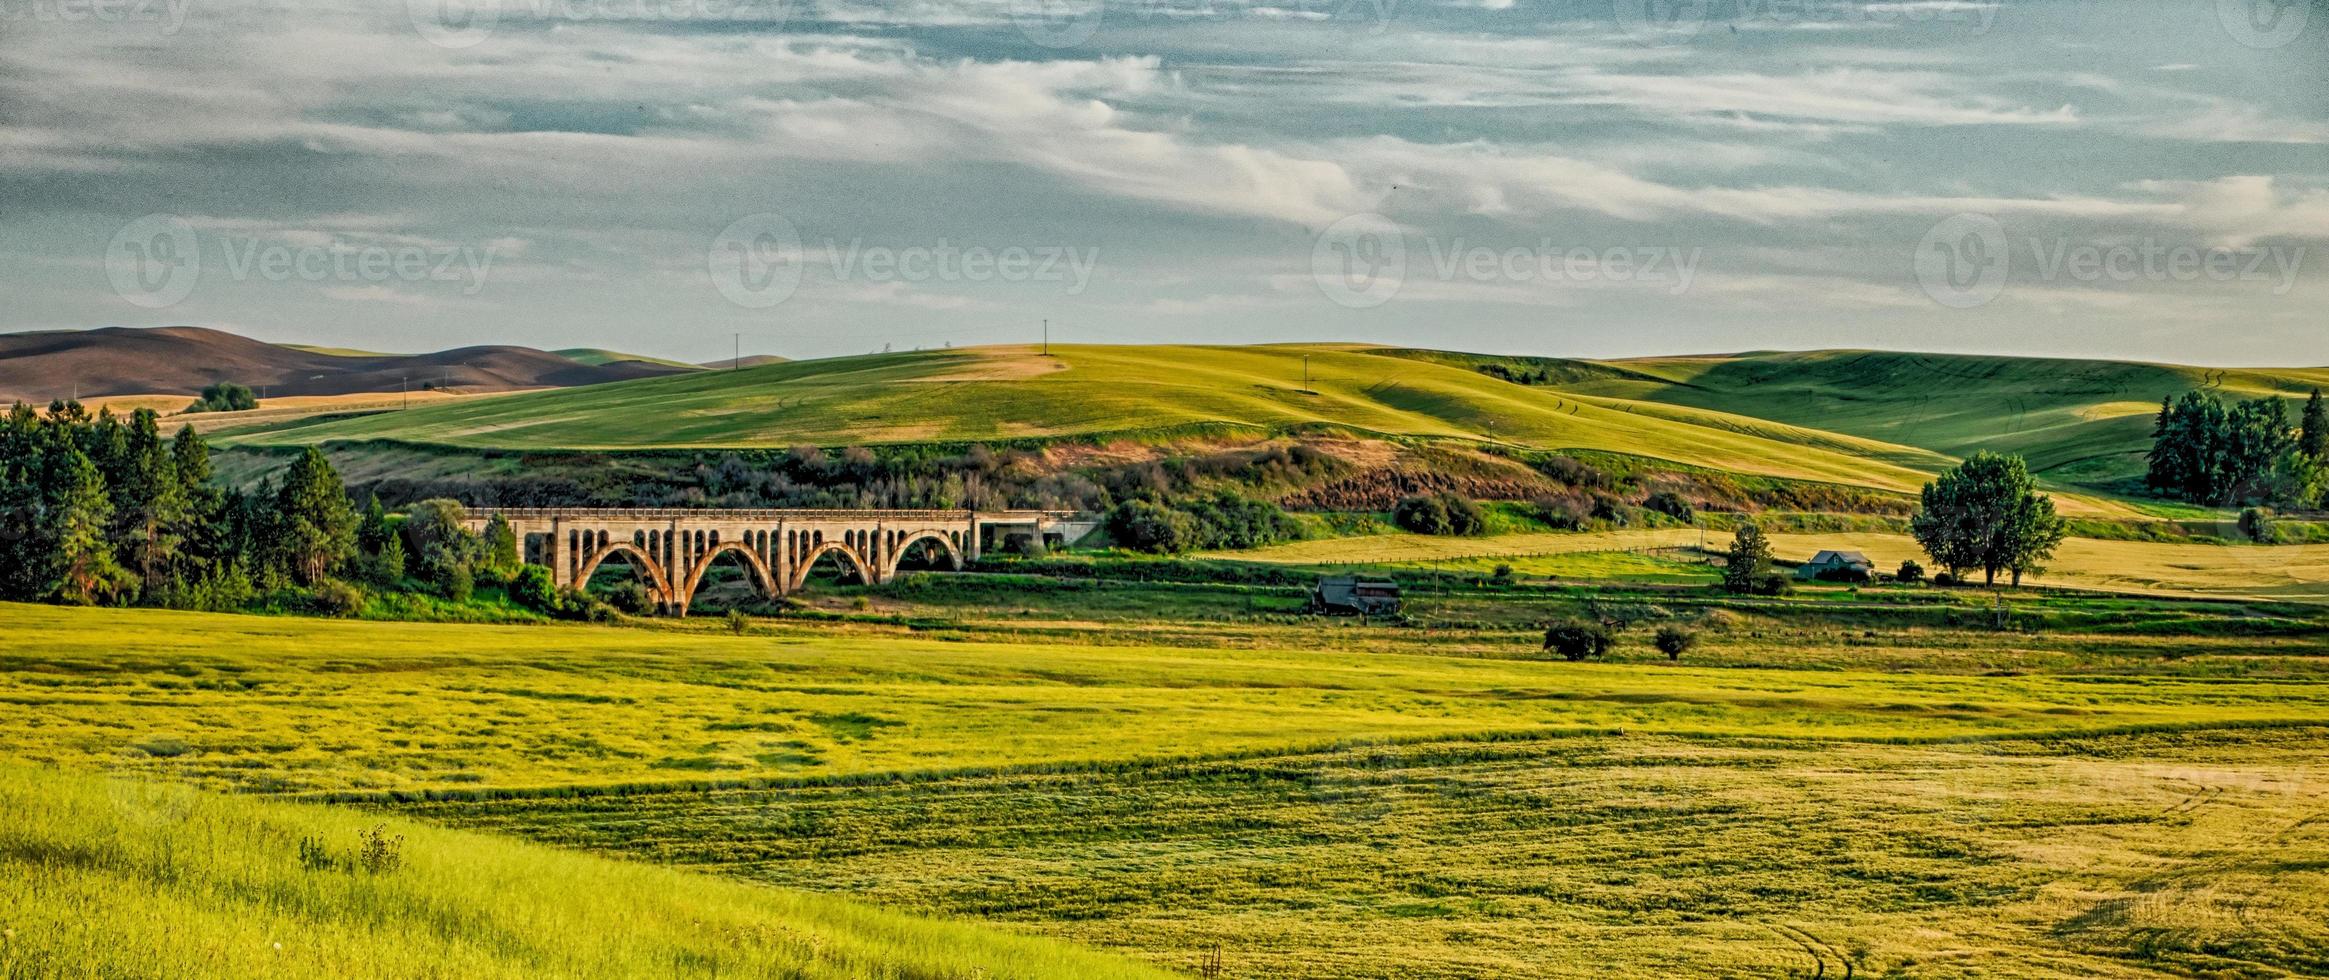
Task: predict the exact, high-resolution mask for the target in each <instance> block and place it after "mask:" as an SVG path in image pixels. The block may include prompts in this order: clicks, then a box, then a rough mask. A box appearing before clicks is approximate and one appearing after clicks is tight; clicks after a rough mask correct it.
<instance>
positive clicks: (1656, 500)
mask: <svg viewBox="0 0 2329 980" xmlns="http://www.w3.org/2000/svg"><path fill="white" fill-rule="evenodd" d="M1642 506H1644V507H1647V508H1649V509H1651V510H1654V511H1657V512H1658V513H1661V514H1664V515H1666V516H1668V517H1671V518H1673V519H1675V520H1677V521H1683V522H1685V523H1687V522H1689V521H1693V520H1697V519H1698V510H1697V508H1694V507H1692V506H1690V501H1687V500H1684V499H1682V497H1681V495H1680V494H1677V493H1674V492H1672V491H1669V490H1660V491H1658V492H1657V493H1653V494H1651V495H1650V499H1648V500H1645V501H1642Z"/></svg>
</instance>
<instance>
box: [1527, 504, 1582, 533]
mask: <svg viewBox="0 0 2329 980" xmlns="http://www.w3.org/2000/svg"><path fill="white" fill-rule="evenodd" d="M1535 507H1536V519H1537V520H1540V521H1543V522H1544V524H1545V526H1546V527H1549V528H1552V529H1553V530H1555V531H1581V530H1584V528H1585V510H1584V508H1581V507H1579V506H1577V504H1576V502H1574V501H1571V500H1568V499H1565V498H1562V497H1539V498H1537V500H1536V504H1535Z"/></svg>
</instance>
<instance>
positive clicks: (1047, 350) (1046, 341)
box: [1043, 317, 1051, 357]
mask: <svg viewBox="0 0 2329 980" xmlns="http://www.w3.org/2000/svg"><path fill="white" fill-rule="evenodd" d="M1043 356H1045V357H1050V356H1051V318H1049V317H1045V318H1044V320H1043Z"/></svg>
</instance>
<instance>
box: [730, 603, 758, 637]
mask: <svg viewBox="0 0 2329 980" xmlns="http://www.w3.org/2000/svg"><path fill="white" fill-rule="evenodd" d="M727 625H728V632H730V633H733V634H735V635H737V636H743V635H744V631H745V630H747V629H750V628H752V617H750V616H746V615H744V610H741V609H730V610H728V620H727Z"/></svg>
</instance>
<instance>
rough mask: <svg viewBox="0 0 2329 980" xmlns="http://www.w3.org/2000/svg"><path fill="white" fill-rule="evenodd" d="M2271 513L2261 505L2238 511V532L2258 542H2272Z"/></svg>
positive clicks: (2272, 522)
mask: <svg viewBox="0 0 2329 980" xmlns="http://www.w3.org/2000/svg"><path fill="white" fill-rule="evenodd" d="M2273 524H2274V521H2273V513H2272V511H2270V510H2267V509H2265V508H2262V507H2250V508H2247V509H2245V510H2242V511H2241V512H2240V533H2241V534H2242V535H2243V536H2245V537H2247V538H2248V540H2250V541H2254V542H2256V543H2258V544H2272V543H2273V539H2274V534H2273Z"/></svg>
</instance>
